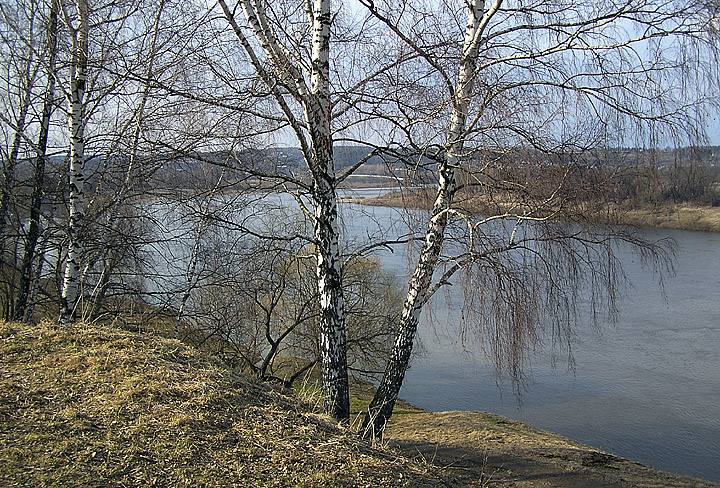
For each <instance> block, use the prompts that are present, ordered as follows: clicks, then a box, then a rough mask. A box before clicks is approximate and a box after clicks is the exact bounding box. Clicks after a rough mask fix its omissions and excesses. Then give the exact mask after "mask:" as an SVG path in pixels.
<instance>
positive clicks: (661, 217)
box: [340, 191, 720, 232]
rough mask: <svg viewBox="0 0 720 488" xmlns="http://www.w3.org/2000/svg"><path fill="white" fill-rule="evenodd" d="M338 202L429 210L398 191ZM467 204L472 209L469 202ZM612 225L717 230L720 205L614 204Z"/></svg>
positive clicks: (420, 202)
mask: <svg viewBox="0 0 720 488" xmlns="http://www.w3.org/2000/svg"><path fill="white" fill-rule="evenodd" d="M340 202H341V203H353V204H359V205H368V206H376V207H394V208H412V209H418V210H427V209H429V204H428V203H427V202H426V201H424V200H422V199H419V198H417V197H414V196H413V195H407V194H405V193H402V192H399V191H392V192H390V193H387V194H385V195H382V196H379V197H373V198H363V197H346V198H341V199H340ZM470 207H471V208H472V204H471V205H470ZM613 224H614V225H627V226H631V227H638V228H643V229H672V230H686V231H696V232H720V207H711V206H699V205H691V204H687V203H682V204H658V205H655V206H652V207H647V208H619V207H618V208H617V209H616V211H614V215H613Z"/></svg>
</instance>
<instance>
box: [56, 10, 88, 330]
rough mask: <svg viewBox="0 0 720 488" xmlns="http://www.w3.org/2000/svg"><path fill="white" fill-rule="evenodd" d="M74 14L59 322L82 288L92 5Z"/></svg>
mask: <svg viewBox="0 0 720 488" xmlns="http://www.w3.org/2000/svg"><path fill="white" fill-rule="evenodd" d="M73 7H74V9H75V13H74V16H72V17H71V14H70V13H69V12H68V8H67V6H66V5H63V20H64V22H65V27H66V28H67V29H68V30H69V32H70V39H71V43H72V45H71V61H70V76H69V87H68V90H67V104H68V125H69V129H70V172H69V178H70V180H69V181H70V197H69V204H68V209H69V217H68V228H67V230H68V246H67V249H68V252H67V261H66V264H65V273H64V278H63V285H62V290H61V294H60V297H61V298H60V300H61V305H60V324H61V325H67V324H69V323H70V322H72V321H74V317H75V314H76V312H77V307H78V294H79V290H80V270H81V261H80V259H81V255H82V244H81V242H82V241H81V239H80V231H81V229H82V225H83V218H84V214H85V208H84V191H85V123H86V120H85V117H86V110H85V88H86V82H87V69H88V55H89V46H88V38H89V34H90V32H89V30H90V24H89V7H88V2H87V0H76V2H75V4H74V5H73Z"/></svg>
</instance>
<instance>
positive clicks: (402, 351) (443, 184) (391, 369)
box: [362, 0, 499, 438]
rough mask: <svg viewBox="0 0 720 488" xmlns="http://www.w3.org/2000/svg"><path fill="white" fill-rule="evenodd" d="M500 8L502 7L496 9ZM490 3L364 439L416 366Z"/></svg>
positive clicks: (473, 28)
mask: <svg viewBox="0 0 720 488" xmlns="http://www.w3.org/2000/svg"><path fill="white" fill-rule="evenodd" d="M497 5H499V2H496V6H497ZM483 8H484V2H482V1H481V0H475V1H473V2H471V3H469V4H468V23H467V27H466V30H465V39H464V46H463V57H462V60H461V64H460V72H459V74H458V80H457V85H456V90H455V94H454V96H453V99H452V103H453V105H452V114H451V118H450V127H449V130H448V143H447V145H446V148H447V151H446V154H445V157H444V158H443V160H442V162H441V164H440V170H439V175H438V189H437V194H436V197H435V203H434V205H433V209H432V215H431V218H430V222H429V223H428V226H427V230H426V233H425V242H424V244H423V247H422V250H421V251H420V256H419V258H418V262H417V265H416V267H415V271H414V273H413V275H412V278H410V282H409V284H408V294H407V296H406V298H405V302H404V304H403V312H402V316H401V319H400V325H399V328H398V332H397V335H396V337H395V343H394V345H393V349H392V353H391V356H390V360H389V361H388V364H387V366H386V368H385V374H384V375H383V378H382V381H381V382H380V385H379V387H378V389H377V392H376V393H375V396H374V397H373V400H372V402H371V403H370V406H369V407H368V411H367V413H366V415H365V419H364V421H363V428H362V435H363V436H364V437H366V438H376V437H378V438H380V437H382V435H383V432H384V430H385V425H386V424H387V422H388V420H390V417H391V416H392V411H393V408H394V407H395V402H396V401H397V398H398V394H399V392H400V387H401V386H402V383H403V380H404V379H405V372H406V371H407V368H408V366H409V364H410V356H411V354H412V349H413V344H414V341H415V333H416V331H417V326H418V322H419V319H420V312H421V311H422V307H423V306H424V305H425V303H426V302H427V300H428V296H427V294H428V289H429V288H430V284H431V282H432V276H433V273H434V272H435V268H436V267H437V262H438V259H439V257H440V252H441V251H442V244H443V238H444V235H445V228H446V227H447V223H448V218H449V215H448V213H449V210H450V207H451V205H452V201H453V197H454V195H455V191H456V173H457V170H456V168H457V166H458V162H459V159H460V157H461V153H462V151H463V143H464V137H465V132H466V121H467V115H468V105H469V100H470V97H471V94H472V80H473V77H474V75H475V66H476V60H477V53H478V49H477V46H478V40H479V37H480V36H479V29H481V28H482V20H483Z"/></svg>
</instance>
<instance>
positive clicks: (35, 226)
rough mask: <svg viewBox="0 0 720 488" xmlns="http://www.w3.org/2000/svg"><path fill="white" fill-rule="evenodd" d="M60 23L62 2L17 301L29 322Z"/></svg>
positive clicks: (18, 315)
mask: <svg viewBox="0 0 720 488" xmlns="http://www.w3.org/2000/svg"><path fill="white" fill-rule="evenodd" d="M57 23H58V0H52V1H51V3H50V16H49V24H48V29H47V33H48V40H47V55H48V62H47V77H48V79H47V87H46V89H45V99H44V100H43V112H42V119H41V120H40V134H39V135H38V144H37V156H36V159H35V168H34V170H33V189H32V195H31V196H30V226H29V228H28V233H27V237H26V238H25V248H24V249H23V258H22V263H21V265H20V284H19V289H18V295H17V299H16V300H15V320H18V321H22V320H29V317H26V309H27V304H28V298H29V296H30V287H31V284H32V265H33V259H34V258H35V248H36V247H37V242H38V239H39V238H40V209H41V206H42V200H43V193H44V191H43V185H44V182H45V158H46V157H47V154H46V152H47V141H48V133H49V130H50V117H51V116H52V112H53V105H54V103H55V60H56V57H57V56H56V54H57Z"/></svg>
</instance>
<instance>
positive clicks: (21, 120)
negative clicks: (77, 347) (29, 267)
mask: <svg viewBox="0 0 720 488" xmlns="http://www.w3.org/2000/svg"><path fill="white" fill-rule="evenodd" d="M32 53H33V49H32V47H31V48H29V49H28V59H27V63H26V64H25V66H24V70H25V72H24V73H23V77H22V81H21V82H20V83H19V87H18V89H19V91H20V93H19V94H18V95H19V96H20V107H19V111H18V116H17V125H16V127H15V134H14V135H13V140H12V143H11V145H10V154H9V155H8V160H7V161H5V164H4V165H3V175H2V186H1V187H0V270H1V269H2V268H3V267H4V265H5V241H6V239H5V229H6V228H7V224H8V222H9V220H10V197H11V192H12V187H13V180H14V179H15V166H16V165H17V159H18V154H19V153H20V144H21V141H22V136H23V131H24V130H25V120H26V119H27V114H28V110H29V109H30V101H31V100H30V98H31V94H32V85H33V82H34V78H35V72H34V71H33V70H32V58H33V57H32ZM23 84H24V86H23ZM9 299H11V297H9ZM9 308H11V307H9Z"/></svg>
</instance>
